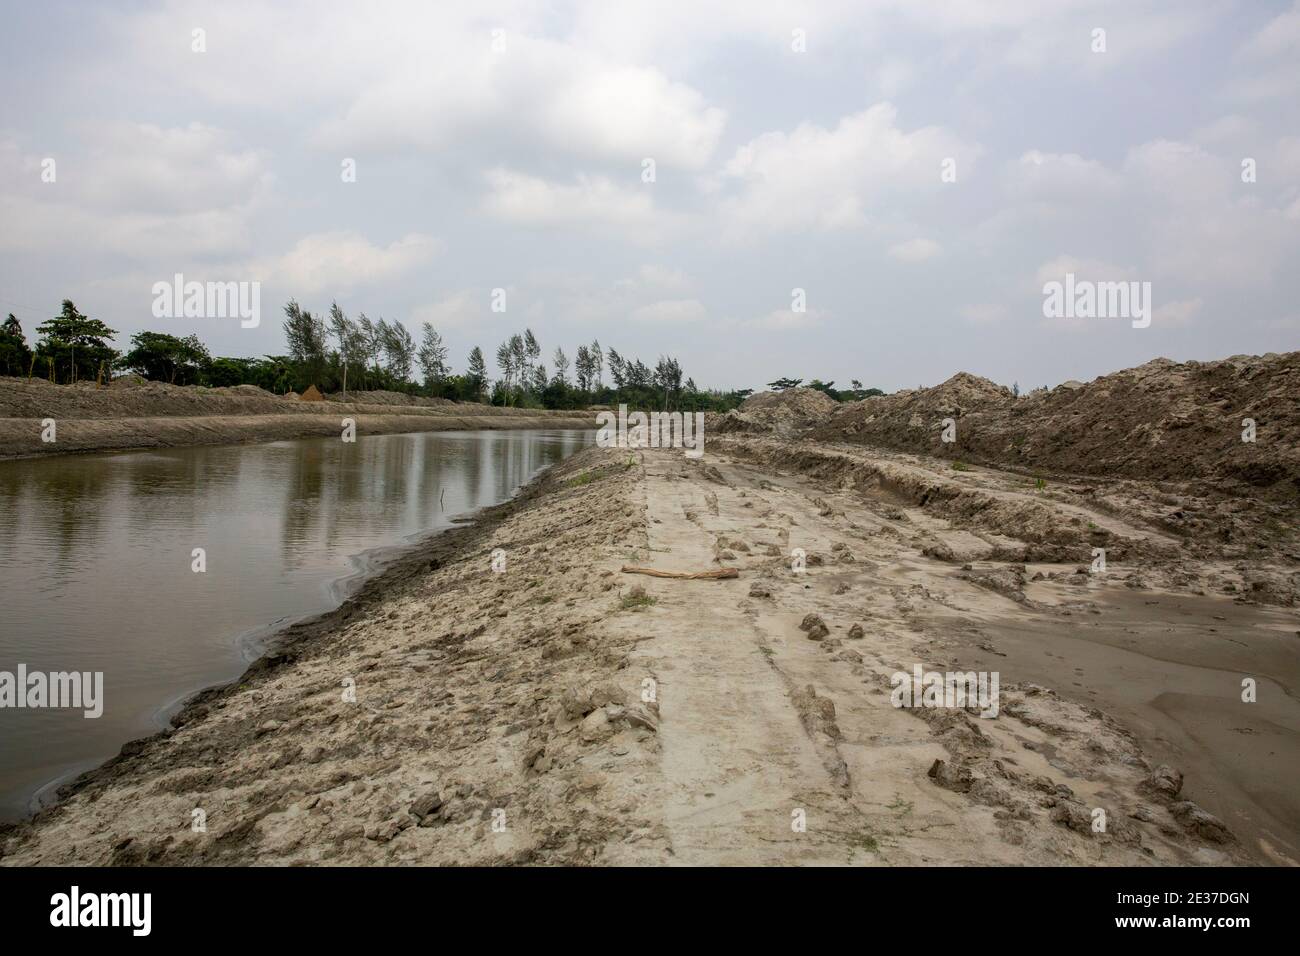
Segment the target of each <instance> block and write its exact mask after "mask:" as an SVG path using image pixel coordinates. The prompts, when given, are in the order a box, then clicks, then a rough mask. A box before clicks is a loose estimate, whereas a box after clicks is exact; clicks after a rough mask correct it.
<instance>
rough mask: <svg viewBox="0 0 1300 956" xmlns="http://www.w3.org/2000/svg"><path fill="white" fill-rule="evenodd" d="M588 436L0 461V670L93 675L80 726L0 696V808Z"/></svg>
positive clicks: (310, 443)
mask: <svg viewBox="0 0 1300 956" xmlns="http://www.w3.org/2000/svg"><path fill="white" fill-rule="evenodd" d="M592 440H593V438H592V433H591V432H590V431H542V430H537V431H485V432H444V433H426V434H417V435H382V436H372V437H362V438H359V439H358V440H357V441H356V442H355V443H344V442H341V441H339V440H337V439H303V440H298V441H286V442H276V443H273V444H266V445H241V446H227V447H198V448H178V449H169V450H166V451H159V452H131V453H127V454H117V455H93V456H68V457H64V458H47V459H36V460H29V461H12V462H0V586H2V588H3V592H2V593H3V601H2V602H0V672H9V673H11V674H13V673H16V672H17V669H18V665H19V664H25V665H26V666H27V669H28V672H29V673H30V672H33V671H42V672H49V671H70V670H75V671H82V672H102V673H103V685H104V690H103V698H104V704H103V714H102V716H100V717H98V718H95V719H87V718H86V717H84V716H83V712H82V711H81V710H75V711H74V710H66V709H63V710H56V709H14V708H10V707H0V819H13V818H15V817H18V816H21V815H22V814H24V813H25V812H27V811H28V809H29V808H30V807H31V806H33V805H34V804H33V801H34V800H35V799H37V798H38V797H39V796H41V795H48V793H49V791H50V790H51V789H52V787H51V786H50V784H51V782H52V781H57V780H60V779H66V778H68V777H69V776H71V775H74V774H76V773H78V772H80V771H82V770H85V769H88V768H89V767H92V766H94V765H96V764H98V763H99V762H101V761H103V760H104V759H105V758H107V757H110V756H112V755H113V754H115V753H116V752H117V751H118V749H119V748H120V747H121V745H122V744H123V743H124V742H125V741H127V740H130V739H132V738H134V737H139V736H142V735H144V734H147V733H151V732H153V731H154V730H157V729H159V728H160V727H162V726H164V725H165V721H166V717H167V716H168V714H169V713H170V712H172V711H174V709H175V707H176V706H177V705H178V704H179V703H180V702H181V701H182V700H183V698H184V697H185V696H187V695H188V694H189V693H190V692H192V691H194V690H196V689H199V688H201V687H205V686H208V685H211V684H214V683H219V682H222V681H226V680H230V679H233V678H234V677H236V676H238V674H239V673H240V672H241V671H242V670H243V669H244V667H245V666H246V664H247V662H248V660H249V659H251V658H252V657H254V656H256V654H257V652H258V647H259V641H260V639H262V638H264V637H266V636H267V635H269V634H270V633H271V632H272V631H274V629H275V628H276V627H278V626H281V625H283V624H284V623H285V622H287V621H289V620H292V619H294V618H297V617H301V616H305V615H309V614H312V613H317V612H320V611H323V610H326V609H328V608H330V607H332V606H335V605H336V604H337V603H338V602H339V601H340V600H341V599H342V597H343V595H344V594H345V593H346V591H347V589H348V588H349V587H350V586H351V585H352V584H354V583H355V582H356V580H357V578H358V577H359V576H360V575H361V574H363V573H364V572H365V571H367V570H368V569H373V568H374V567H376V566H378V565H380V564H382V563H383V556H384V553H385V552H387V553H389V554H391V553H392V550H393V549H394V548H395V547H397V546H400V545H403V544H408V543H410V542H411V540H413V539H414V538H416V537H418V536H420V535H423V534H426V533H428V532H431V531H435V530H437V529H440V528H444V527H446V526H448V525H449V524H450V523H451V522H452V519H454V518H457V517H460V516H464V515H466V514H468V513H470V512H472V511H473V510H475V509H476V508H480V507H484V506H487V505H491V504H496V503H498V502H500V501H503V500H505V499H506V498H508V497H510V496H511V495H512V494H513V493H514V492H515V491H516V490H517V489H518V488H519V487H520V485H522V484H523V483H524V482H526V481H527V480H528V479H529V478H530V477H532V476H533V475H534V474H536V473H537V472H538V471H539V470H540V469H542V468H544V467H545V466H547V465H549V464H552V463H554V462H556V461H558V460H560V459H562V458H564V457H565V456H567V455H569V454H571V453H573V452H574V451H577V450H578V449H579V448H581V447H583V446H584V445H587V444H590V443H591V442H592ZM198 548H201V549H203V552H204V559H205V564H206V569H205V570H203V571H202V572H198V571H196V570H194V566H195V561H196V559H195V556H194V551H195V549H198ZM42 791H43V793H42Z"/></svg>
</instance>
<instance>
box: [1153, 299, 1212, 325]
mask: <svg viewBox="0 0 1300 956" xmlns="http://www.w3.org/2000/svg"><path fill="white" fill-rule="evenodd" d="M1203 305H1205V303H1204V301H1202V300H1201V299H1199V298H1196V299H1183V300H1181V301H1179V302H1166V303H1165V304H1163V305H1159V306H1156V308H1155V311H1154V312H1153V313H1152V318H1151V320H1152V323H1153V324H1154V325H1157V326H1159V327H1161V328H1181V327H1182V326H1185V325H1188V324H1190V323H1191V321H1192V319H1193V317H1195V316H1196V315H1197V314H1198V313H1199V312H1200V311H1201V307H1202V306H1203Z"/></svg>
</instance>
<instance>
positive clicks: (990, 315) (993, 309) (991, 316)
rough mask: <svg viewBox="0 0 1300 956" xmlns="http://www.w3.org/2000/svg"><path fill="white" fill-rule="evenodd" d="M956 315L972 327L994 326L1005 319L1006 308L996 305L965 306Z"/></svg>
mask: <svg viewBox="0 0 1300 956" xmlns="http://www.w3.org/2000/svg"><path fill="white" fill-rule="evenodd" d="M958 314H959V315H960V316H961V317H962V318H963V319H965V320H966V321H967V322H969V323H971V324H972V325H996V324H997V323H999V322H1002V321H1004V320H1005V319H1006V317H1007V308H1006V306H1004V305H998V304H996V303H984V304H980V305H965V306H962V307H961V308H960V309H959V310H958Z"/></svg>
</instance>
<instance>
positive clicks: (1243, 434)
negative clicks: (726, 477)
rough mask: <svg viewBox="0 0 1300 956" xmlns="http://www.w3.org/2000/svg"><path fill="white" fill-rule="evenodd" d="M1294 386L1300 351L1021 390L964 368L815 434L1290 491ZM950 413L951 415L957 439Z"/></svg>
mask: <svg viewBox="0 0 1300 956" xmlns="http://www.w3.org/2000/svg"><path fill="white" fill-rule="evenodd" d="M1297 396H1300V352H1288V353H1283V354H1277V353H1269V354H1267V355H1260V356H1249V355H1237V356H1232V357H1231V358H1226V359H1222V360H1219V361H1214V362H1181V363H1180V362H1173V361H1170V360H1169V359H1155V360H1154V361H1151V362H1148V363H1146V364H1145V365H1141V366H1139V367H1137V368H1133V369H1126V370H1124V371H1120V372H1115V373H1112V374H1110V375H1104V376H1102V377H1100V378H1097V379H1095V380H1093V381H1092V382H1089V383H1088V384H1086V385H1081V384H1079V383H1077V382H1067V383H1065V384H1063V385H1058V386H1057V387H1056V388H1054V389H1051V390H1050V391H1048V390H1044V391H1040V392H1035V393H1031V394H1029V395H1025V396H1021V397H1020V398H1016V397H1014V396H1013V395H1012V394H1011V392H1010V391H1008V390H1007V389H1005V388H1002V387H1001V386H998V385H995V384H993V383H992V382H989V381H988V380H986V379H981V378H977V377H976V376H972V375H967V374H965V373H961V374H958V375H955V376H953V377H952V378H951V379H949V380H948V381H947V382H944V383H943V384H942V385H939V386H937V387H935V388H928V389H918V390H915V391H906V392H898V393H895V394H893V395H882V396H877V397H874V398H868V399H865V400H864V401H861V402H855V403H852V404H850V405H845V406H841V407H840V408H839V409H838V410H837V411H836V413H835V414H834V415H833V416H832V417H831V418H830V420H829V421H826V422H824V423H823V424H821V425H820V426H818V427H816V428H813V429H812V430H811V432H810V433H809V437H811V438H814V439H818V440H823V441H848V442H858V443H863V444H869V445H880V446H883V447H887V448H894V449H897V450H900V451H909V452H917V453H923V454H934V455H940V456H942V457H946V458H952V459H957V460H962V461H967V462H983V463H987V464H991V465H999V466H1004V467H1007V466H1009V467H1014V468H1021V469H1024V470H1026V471H1034V472H1037V471H1042V472H1044V473H1066V474H1074V475H1109V476H1123V477H1129V478H1146V479H1156V480H1186V479H1196V478H1205V479H1211V480H1212V481H1214V482H1215V483H1217V484H1220V485H1223V486H1229V487H1233V488H1235V489H1236V490H1237V491H1239V492H1241V493H1249V494H1252V495H1259V494H1265V495H1268V496H1270V497H1279V498H1295V497H1297V496H1300V400H1298V399H1297ZM944 419H952V420H953V421H954V422H955V435H954V436H953V437H954V439H955V440H953V441H951V442H947V441H944V432H945V423H944ZM1247 420H1250V421H1251V422H1253V423H1254V435H1253V439H1254V440H1253V441H1252V440H1248V439H1249V438H1250V437H1251V436H1250V435H1249V433H1248V431H1247V429H1248V428H1249V423H1248V422H1247Z"/></svg>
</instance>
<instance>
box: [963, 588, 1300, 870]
mask: <svg viewBox="0 0 1300 956" xmlns="http://www.w3.org/2000/svg"><path fill="white" fill-rule="evenodd" d="M1088 596H1089V598H1090V599H1092V600H1095V601H1096V602H1097V604H1098V607H1099V610H1100V613H1099V614H1095V615H1094V614H1077V615H1074V616H1073V617H1072V618H1070V619H1065V620H1059V619H1053V620H1042V619H1039V620H1034V619H1025V618H1014V619H1005V620H1003V621H999V622H997V623H995V624H991V625H990V626H989V627H988V633H989V634H990V635H991V636H992V637H993V639H994V640H993V643H994V644H995V645H996V647H997V649H998V650H1000V651H1002V652H1003V653H1005V654H1006V655H1007V656H1006V657H1005V658H1003V657H996V656H993V655H989V654H986V653H984V652H983V651H981V650H980V649H978V648H974V647H972V648H969V649H968V655H967V656H969V658H970V660H971V662H972V665H979V666H980V667H987V668H988V669H993V670H999V671H1000V672H1001V674H1002V680H1003V682H1004V683H1006V682H1011V681H1019V680H1029V681H1033V682H1035V683H1040V684H1043V685H1045V686H1049V687H1052V688H1055V689H1056V690H1057V691H1059V692H1060V693H1062V694H1063V695H1066V696H1070V697H1073V698H1075V699H1076V700H1080V701H1086V702H1089V703H1091V704H1093V705H1095V706H1097V707H1099V708H1100V709H1102V710H1104V711H1106V712H1107V713H1109V714H1111V715H1112V716H1114V717H1116V718H1118V719H1119V720H1120V721H1121V722H1122V723H1123V724H1124V725H1125V726H1127V727H1128V728H1129V729H1130V730H1132V731H1133V732H1134V733H1135V734H1136V735H1137V737H1138V739H1139V741H1140V743H1141V745H1142V747H1143V749H1144V750H1145V751H1146V752H1147V753H1148V754H1149V755H1150V756H1151V757H1152V758H1153V759H1154V760H1156V761H1159V762H1162V763H1168V764H1170V765H1171V766H1174V767H1177V768H1178V769H1179V770H1181V771H1183V773H1184V774H1185V776H1186V781H1185V784H1184V791H1183V793H1184V796H1185V797H1186V798H1187V799H1190V800H1194V801H1196V803H1198V804H1199V805H1201V806H1202V807H1204V808H1205V809H1206V810H1209V811H1210V812H1211V813H1213V814H1215V815H1216V816H1218V817H1220V818H1221V819H1222V820H1223V821H1224V822H1225V823H1227V824H1228V826H1229V828H1231V829H1232V831H1233V832H1234V833H1235V834H1236V835H1237V836H1238V837H1239V838H1241V840H1242V842H1243V843H1244V844H1245V845H1246V846H1247V847H1248V848H1249V849H1250V850H1251V851H1252V852H1253V854H1254V855H1255V856H1256V857H1257V858H1258V859H1259V860H1260V861H1261V862H1272V863H1282V864H1286V863H1290V862H1292V861H1297V862H1300V630H1298V629H1300V615H1297V613H1296V612H1295V611H1294V610H1292V609H1284V608H1273V607H1263V606H1258V605H1239V604H1235V603H1234V602H1232V601H1231V600H1229V599H1226V598H1218V597H1212V596H1206V597H1199V596H1194V595H1181V594H1180V595H1173V594H1157V593H1150V592H1133V591H1128V590H1126V589H1110V588H1108V589H1098V590H1097V591H1089V594H1088ZM963 659H965V657H964V658H963ZM1246 677H1251V678H1254V680H1255V682H1256V687H1257V700H1256V701H1255V702H1254V703H1244V702H1243V701H1242V700H1241V690H1242V686H1241V684H1242V679H1243V678H1246Z"/></svg>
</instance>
